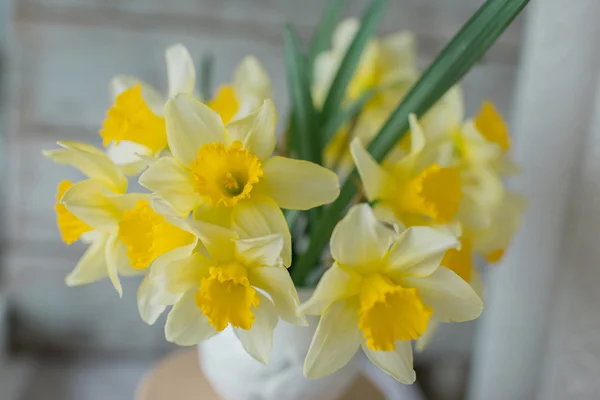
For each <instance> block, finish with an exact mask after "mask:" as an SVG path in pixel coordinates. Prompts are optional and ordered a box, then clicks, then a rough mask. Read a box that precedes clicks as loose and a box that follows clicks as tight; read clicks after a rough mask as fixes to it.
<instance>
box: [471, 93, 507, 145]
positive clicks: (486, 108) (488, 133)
mask: <svg viewBox="0 0 600 400" xmlns="http://www.w3.org/2000/svg"><path fill="white" fill-rule="evenodd" d="M475 126H476V127H477V130H479V132H481V134H482V135H483V136H484V137H485V138H486V139H487V140H489V141H490V142H492V143H496V144H497V145H498V146H500V148H501V149H502V150H504V151H508V150H510V134H509V132H508V128H507V127H506V123H505V122H504V120H503V119H502V116H501V115H500V113H498V111H497V110H496V107H494V104H493V103H492V102H491V101H484V102H483V104H482V105H481V110H479V114H477V117H475Z"/></svg>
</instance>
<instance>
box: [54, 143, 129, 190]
mask: <svg viewBox="0 0 600 400" xmlns="http://www.w3.org/2000/svg"><path fill="white" fill-rule="evenodd" d="M57 144H58V145H59V146H61V147H63V148H62V149H58V150H46V151H44V152H43V154H44V155H45V156H46V157H48V158H49V159H51V160H52V161H54V162H55V163H57V164H61V165H70V166H72V167H75V168H77V169H78V170H79V171H81V173H82V174H84V175H85V176H87V177H89V178H93V179H96V180H100V181H102V182H104V184H105V185H106V186H107V187H109V188H110V189H111V191H113V192H115V193H125V191H126V190H127V177H126V176H125V175H123V173H122V172H121V171H120V170H119V168H118V167H117V165H116V164H115V163H114V162H113V161H112V160H111V159H110V158H108V156H107V155H106V154H104V152H102V150H100V149H97V148H95V147H93V146H90V145H88V144H85V143H80V142H68V141H60V142H58V143H57Z"/></svg>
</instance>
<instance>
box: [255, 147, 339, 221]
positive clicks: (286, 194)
mask: <svg viewBox="0 0 600 400" xmlns="http://www.w3.org/2000/svg"><path fill="white" fill-rule="evenodd" d="M263 171H264V176H263V177H262V179H261V180H260V182H259V183H258V185H257V187H256V191H257V192H259V193H262V194H264V195H266V196H268V197H270V198H272V199H273V200H275V202H276V203H277V205H278V206H279V207H281V208H287V209H290V210H308V209H311V208H313V207H318V206H321V205H323V204H328V203H331V202H332V201H334V200H335V199H336V198H337V197H338V195H339V194H340V183H339V180H338V177H337V175H336V174H335V173H334V172H333V171H331V170H329V169H327V168H324V167H321V166H320V165H317V164H314V163H311V162H308V161H304V160H294V159H291V158H285V157H272V158H270V159H269V160H268V161H267V162H265V163H264V164H263Z"/></svg>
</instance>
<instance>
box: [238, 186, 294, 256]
mask: <svg viewBox="0 0 600 400" xmlns="http://www.w3.org/2000/svg"><path fill="white" fill-rule="evenodd" d="M231 218H232V223H233V228H234V230H235V231H236V232H238V233H239V235H240V238H241V239H251V238H257V237H262V236H268V235H271V234H280V235H281V236H282V237H283V250H282V251H281V258H282V259H283V264H284V265H285V266H286V267H289V266H290V264H291V262H292V237H291V235H290V231H289V228H288V224H287V222H286V220H285V217H284V216H283V213H282V212H281V209H280V208H279V207H277V204H276V203H275V202H274V201H273V200H271V199H270V198H268V197H266V196H259V195H253V196H252V198H251V199H250V200H247V201H243V202H240V203H238V205H237V206H236V207H234V209H233V213H232V216H231Z"/></svg>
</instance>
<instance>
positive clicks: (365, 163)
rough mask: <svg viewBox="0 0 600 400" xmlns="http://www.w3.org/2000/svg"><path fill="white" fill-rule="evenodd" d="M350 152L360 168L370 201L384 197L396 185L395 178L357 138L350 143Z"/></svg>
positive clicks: (359, 171) (361, 177)
mask: <svg viewBox="0 0 600 400" xmlns="http://www.w3.org/2000/svg"><path fill="white" fill-rule="evenodd" d="M350 153H351V154H352V158H353V159H354V163H355V164H356V168H357V169H358V173H359V175H360V179H361V181H362V184H363V188H364V190H365V194H366V195H367V199H369V201H374V200H377V199H381V198H384V197H388V194H389V193H390V192H391V191H392V190H393V189H394V188H395V187H396V183H395V182H394V178H393V177H392V176H391V175H390V174H389V173H388V172H387V171H386V170H384V169H383V168H382V167H381V166H380V165H379V164H378V163H377V161H375V160H374V159H373V157H372V156H371V154H369V152H368V151H367V150H365V148H364V147H363V145H362V144H361V142H360V139H358V138H356V139H354V140H353V141H352V143H351V144H350Z"/></svg>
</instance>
